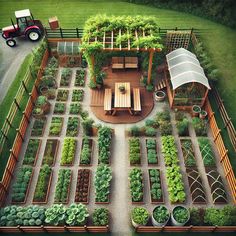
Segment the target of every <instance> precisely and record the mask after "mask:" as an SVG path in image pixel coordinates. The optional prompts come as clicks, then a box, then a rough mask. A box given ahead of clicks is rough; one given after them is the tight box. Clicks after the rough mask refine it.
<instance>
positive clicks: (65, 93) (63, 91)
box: [57, 89, 69, 102]
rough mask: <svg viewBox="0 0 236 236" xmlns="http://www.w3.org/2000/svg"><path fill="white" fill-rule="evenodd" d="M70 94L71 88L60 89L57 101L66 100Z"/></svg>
mask: <svg viewBox="0 0 236 236" xmlns="http://www.w3.org/2000/svg"><path fill="white" fill-rule="evenodd" d="M68 96H69V90H66V89H58V93H57V101H60V102H66V101H67V99H68Z"/></svg>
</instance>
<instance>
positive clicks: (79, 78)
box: [75, 68, 86, 86]
mask: <svg viewBox="0 0 236 236" xmlns="http://www.w3.org/2000/svg"><path fill="white" fill-rule="evenodd" d="M85 74H86V71H85V70H84V69H82V68H79V69H78V70H76V74H75V86H84V85H85Z"/></svg>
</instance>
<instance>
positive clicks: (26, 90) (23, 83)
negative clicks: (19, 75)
mask: <svg viewBox="0 0 236 236" xmlns="http://www.w3.org/2000/svg"><path fill="white" fill-rule="evenodd" d="M21 83H22V85H23V87H24V89H25V92H26V93H28V92H29V91H28V89H27V88H26V85H25V82H24V80H22V81H21Z"/></svg>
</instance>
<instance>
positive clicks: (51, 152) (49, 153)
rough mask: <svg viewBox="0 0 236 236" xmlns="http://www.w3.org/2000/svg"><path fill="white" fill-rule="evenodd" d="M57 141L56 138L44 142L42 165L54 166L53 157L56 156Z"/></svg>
mask: <svg viewBox="0 0 236 236" xmlns="http://www.w3.org/2000/svg"><path fill="white" fill-rule="evenodd" d="M58 145H59V141H58V140H57V139H48V140H47V142H46V147H45V150H44V154H43V162H42V165H45V164H47V165H49V166H54V164H55V159H56V156H57V149H58Z"/></svg>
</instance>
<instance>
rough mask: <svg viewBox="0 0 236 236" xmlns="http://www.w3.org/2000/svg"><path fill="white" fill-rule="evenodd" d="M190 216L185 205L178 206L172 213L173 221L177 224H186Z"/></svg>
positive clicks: (173, 223)
mask: <svg viewBox="0 0 236 236" xmlns="http://www.w3.org/2000/svg"><path fill="white" fill-rule="evenodd" d="M189 218H190V213H189V210H188V209H187V208H186V207H184V206H176V207H175V208H174V209H173V211H172V213H171V222H172V225H175V226H183V225H185V224H186V223H187V222H188V221H189Z"/></svg>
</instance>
